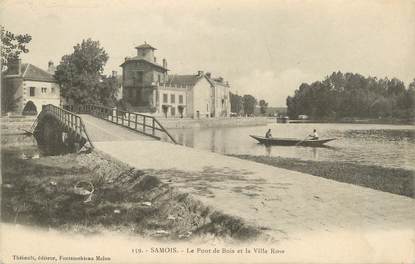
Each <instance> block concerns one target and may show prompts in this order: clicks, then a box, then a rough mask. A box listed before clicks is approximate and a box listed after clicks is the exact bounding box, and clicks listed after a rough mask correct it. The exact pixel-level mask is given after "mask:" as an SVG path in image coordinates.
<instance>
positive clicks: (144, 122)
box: [143, 116, 146, 133]
mask: <svg viewBox="0 0 415 264" xmlns="http://www.w3.org/2000/svg"><path fill="white" fill-rule="evenodd" d="M143 132H144V133H146V116H143Z"/></svg>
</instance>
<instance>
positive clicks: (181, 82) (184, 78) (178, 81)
mask: <svg viewBox="0 0 415 264" xmlns="http://www.w3.org/2000/svg"><path fill="white" fill-rule="evenodd" d="M202 77H205V78H206V80H207V81H208V82H209V83H210V85H212V86H225V87H227V86H229V85H228V83H225V82H224V81H223V80H222V81H220V80H218V79H214V78H209V77H208V76H207V75H198V74H193V75H177V74H175V75H169V76H168V81H167V84H168V85H174V86H177V87H181V86H194V85H195V84H196V83H197V82H198V81H199V80H200V79H201V78H202Z"/></svg>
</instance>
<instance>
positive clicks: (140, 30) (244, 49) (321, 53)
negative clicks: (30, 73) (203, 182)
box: [0, 0, 415, 106]
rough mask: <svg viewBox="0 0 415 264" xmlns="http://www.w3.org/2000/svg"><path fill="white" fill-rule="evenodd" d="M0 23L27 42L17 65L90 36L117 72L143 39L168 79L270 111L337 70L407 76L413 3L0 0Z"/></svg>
mask: <svg viewBox="0 0 415 264" xmlns="http://www.w3.org/2000/svg"><path fill="white" fill-rule="evenodd" d="M0 23H1V24H2V25H3V26H4V27H5V28H6V29H7V30H9V31H12V32H14V33H28V34H30V35H31V36H32V38H33V39H32V41H31V43H30V44H29V50H30V52H29V53H28V54H24V55H23V56H22V60H23V61H24V62H29V63H32V64H34V65H36V66H39V67H41V68H44V69H46V68H47V63H48V61H49V60H52V61H54V62H55V64H58V63H59V62H60V60H61V58H62V56H63V55H65V54H70V53H72V51H73V46H74V45H76V44H77V43H80V42H81V41H82V40H83V39H87V38H92V39H93V40H99V41H100V43H101V46H102V47H104V49H105V50H106V51H107V53H108V54H109V57H110V58H109V60H108V62H107V65H106V67H105V72H106V73H108V74H109V73H111V71H113V70H115V71H117V72H118V73H121V72H122V69H121V68H120V67H119V65H120V64H121V63H122V62H123V60H124V58H125V57H127V56H134V55H135V53H136V51H135V49H134V47H135V46H137V45H140V44H142V43H144V41H146V42H147V43H149V44H151V45H152V46H154V47H156V48H157V50H156V57H157V60H158V62H161V61H162V59H163V58H166V59H167V62H168V68H169V69H170V74H193V73H196V72H197V71H199V70H203V71H205V72H211V73H212V75H213V76H222V77H223V78H224V79H225V80H227V81H229V83H230V85H231V91H232V92H234V93H238V94H239V95H243V94H252V95H254V96H255V97H256V98H257V99H265V100H266V101H267V102H269V105H270V106H285V102H286V98H287V96H289V95H293V94H294V91H295V90H296V89H297V88H298V87H299V85H300V84H301V83H303V82H308V83H309V82H313V81H317V80H322V79H324V77H325V76H328V75H330V74H331V73H332V72H334V71H339V70H340V71H342V72H354V73H360V74H363V75H365V76H369V75H370V76H377V77H379V78H383V77H388V78H393V77H396V78H398V79H401V80H402V81H404V82H405V84H408V83H409V82H411V81H412V80H413V79H414V78H415V1H414V0H384V1H382V0H377V1H374V0H359V1H357V0H344V1H341V0H290V1H288V0H285V1H284V0H274V1H271V0H262V1H259V0H222V1H217V0H199V1H190V0H151V1H150V0H140V1H133V0H118V1H116V0H112V1H109V0H99V1H96V0H65V1H63V0H36V1H35V0H24V1H22V0H0Z"/></svg>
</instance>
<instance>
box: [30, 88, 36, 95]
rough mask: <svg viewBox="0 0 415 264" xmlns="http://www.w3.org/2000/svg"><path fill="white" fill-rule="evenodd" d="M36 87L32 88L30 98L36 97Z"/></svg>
mask: <svg viewBox="0 0 415 264" xmlns="http://www.w3.org/2000/svg"><path fill="white" fill-rule="evenodd" d="M35 89H36V88H35V87H30V96H35Z"/></svg>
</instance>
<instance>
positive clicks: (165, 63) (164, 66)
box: [163, 58, 167, 69]
mask: <svg viewBox="0 0 415 264" xmlns="http://www.w3.org/2000/svg"><path fill="white" fill-rule="evenodd" d="M163 68H166V69H167V60H166V59H164V58H163Z"/></svg>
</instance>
